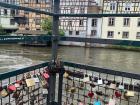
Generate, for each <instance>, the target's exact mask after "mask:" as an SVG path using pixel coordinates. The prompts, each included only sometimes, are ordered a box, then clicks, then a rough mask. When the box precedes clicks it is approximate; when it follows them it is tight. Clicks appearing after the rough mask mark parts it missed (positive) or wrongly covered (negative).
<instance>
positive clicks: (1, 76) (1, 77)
mask: <svg viewBox="0 0 140 105" xmlns="http://www.w3.org/2000/svg"><path fill="white" fill-rule="evenodd" d="M46 66H48V62H44V63H41V64H37V65H33V66H30V67H25V68H22V69H18V70H14V71H10V72H6V73H1V74H0V80H4V79H7V78H10V77H13V76H16V75H19V74H22V73H26V72H29V71H32V70H35V69H39V68H42V67H46Z"/></svg>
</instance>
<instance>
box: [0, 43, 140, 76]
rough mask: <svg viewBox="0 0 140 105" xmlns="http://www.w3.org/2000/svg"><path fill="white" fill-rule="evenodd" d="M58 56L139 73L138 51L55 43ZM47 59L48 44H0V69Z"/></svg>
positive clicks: (1, 70)
mask: <svg viewBox="0 0 140 105" xmlns="http://www.w3.org/2000/svg"><path fill="white" fill-rule="evenodd" d="M58 56H59V57H60V58H62V59H63V60H65V61H71V62H77V63H85V64H89V65H94V66H98V67H103V68H108V69H113V70H119V71H126V72H133V73H139V74H140V52H134V51H125V50H114V49H103V48H84V47H69V46H59V49H58ZM50 58H51V48H49V47H41V48H35V47H22V46H20V45H15V44H11V45H0V72H1V73H3V72H7V71H11V70H15V69H19V68H23V67H27V66H30V65H35V64H38V63H41V62H44V61H47V60H50Z"/></svg>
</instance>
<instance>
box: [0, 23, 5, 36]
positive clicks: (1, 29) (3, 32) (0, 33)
mask: <svg viewBox="0 0 140 105" xmlns="http://www.w3.org/2000/svg"><path fill="white" fill-rule="evenodd" d="M0 35H6V32H5V31H4V29H3V27H2V25H0Z"/></svg>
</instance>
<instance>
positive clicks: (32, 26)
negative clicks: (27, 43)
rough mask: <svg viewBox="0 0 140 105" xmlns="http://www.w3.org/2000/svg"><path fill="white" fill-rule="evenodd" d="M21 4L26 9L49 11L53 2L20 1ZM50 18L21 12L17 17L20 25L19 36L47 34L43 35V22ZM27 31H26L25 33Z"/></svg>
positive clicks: (45, 0)
mask: <svg viewBox="0 0 140 105" xmlns="http://www.w3.org/2000/svg"><path fill="white" fill-rule="evenodd" d="M19 4H20V5H21V6H25V7H31V8H34V9H38V10H42V11H49V9H50V6H51V2H50V0H33V1H31V0H19ZM47 17H48V16H47V15H45V14H40V13H33V12H27V11H23V10H19V13H18V15H17V16H15V18H16V20H17V23H18V25H19V30H18V31H17V32H16V33H17V34H28V35H30V34H33V35H34V34H46V33H43V32H44V31H43V30H42V27H41V22H42V20H43V19H45V18H47ZM25 30H26V31H25Z"/></svg>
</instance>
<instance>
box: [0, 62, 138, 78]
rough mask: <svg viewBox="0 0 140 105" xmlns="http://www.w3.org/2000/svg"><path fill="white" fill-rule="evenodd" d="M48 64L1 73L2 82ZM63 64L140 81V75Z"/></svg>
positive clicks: (77, 64)
mask: <svg viewBox="0 0 140 105" xmlns="http://www.w3.org/2000/svg"><path fill="white" fill-rule="evenodd" d="M48 63H49V62H44V63H41V64H37V65H33V66H30V67H26V68H22V69H18V70H14V71H10V72H6V73H1V74H0V80H3V79H6V78H10V77H13V76H16V75H19V74H22V73H26V72H29V71H32V70H35V69H39V68H42V67H46V66H48ZM63 63H64V66H70V67H75V68H79V69H85V70H90V71H95V72H99V73H106V74H111V75H116V76H122V77H126V78H133V79H138V80H140V74H135V73H127V72H122V71H116V70H111V69H106V68H100V67H95V66H91V65H85V64H80V63H73V62H66V61H64V62H63Z"/></svg>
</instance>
